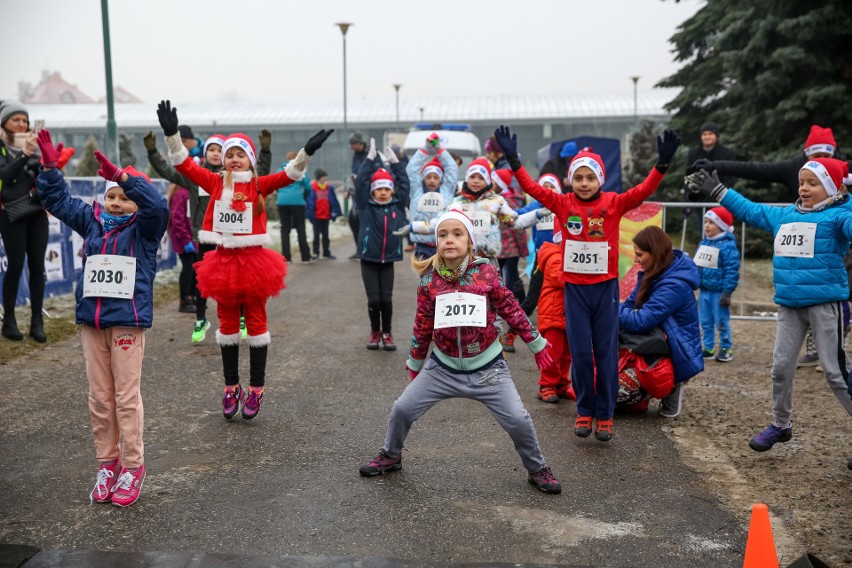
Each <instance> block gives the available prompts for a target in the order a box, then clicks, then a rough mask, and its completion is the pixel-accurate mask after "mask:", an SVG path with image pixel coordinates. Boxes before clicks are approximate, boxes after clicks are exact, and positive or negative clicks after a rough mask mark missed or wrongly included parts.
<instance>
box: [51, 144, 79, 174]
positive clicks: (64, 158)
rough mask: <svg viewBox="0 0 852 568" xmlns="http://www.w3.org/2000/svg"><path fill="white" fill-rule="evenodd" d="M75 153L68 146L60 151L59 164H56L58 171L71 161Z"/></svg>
mask: <svg viewBox="0 0 852 568" xmlns="http://www.w3.org/2000/svg"><path fill="white" fill-rule="evenodd" d="M59 146H60V147H62V144H60V145H59ZM57 149H58V148H57ZM75 152H76V150H74V148H72V147H71V146H68V147H67V148H62V150H60V152H59V162H57V164H56V167H57V168H59V169H60V170H61V169H62V168H64V167H65V164H67V163H68V160H70V159H71V156H73V155H74V153H75Z"/></svg>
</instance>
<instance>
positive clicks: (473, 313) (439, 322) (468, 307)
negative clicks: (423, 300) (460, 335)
mask: <svg viewBox="0 0 852 568" xmlns="http://www.w3.org/2000/svg"><path fill="white" fill-rule="evenodd" d="M446 327H485V296H479V295H477V294H468V293H466V292H452V293H450V294H442V295H440V296H438V297H437V298H435V329H444V328H446Z"/></svg>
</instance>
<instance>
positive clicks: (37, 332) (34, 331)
mask: <svg viewBox="0 0 852 568" xmlns="http://www.w3.org/2000/svg"><path fill="white" fill-rule="evenodd" d="M30 337H32V338H33V339H35V340H36V341H38V342H39V343H44V342H45V341H47V336H46V335H45V334H44V317H43V316H42V314H41V312H38V313H34V314H33V316H32V319H30Z"/></svg>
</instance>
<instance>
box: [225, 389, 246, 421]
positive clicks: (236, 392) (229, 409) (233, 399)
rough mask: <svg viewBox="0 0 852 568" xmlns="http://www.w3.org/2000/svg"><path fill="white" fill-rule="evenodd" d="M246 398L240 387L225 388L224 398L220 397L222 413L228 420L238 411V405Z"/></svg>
mask: <svg viewBox="0 0 852 568" xmlns="http://www.w3.org/2000/svg"><path fill="white" fill-rule="evenodd" d="M245 397H246V391H245V390H243V387H241V386H240V385H237V386H234V387H225V396H224V397H222V413H223V414H224V415H225V418H227V419H228V420H230V419H231V418H233V417H234V416H236V415H237V412H239V411H240V403H241V402H242V401H243V399H244V398H245Z"/></svg>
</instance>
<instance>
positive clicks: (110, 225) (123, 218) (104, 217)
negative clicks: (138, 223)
mask: <svg viewBox="0 0 852 568" xmlns="http://www.w3.org/2000/svg"><path fill="white" fill-rule="evenodd" d="M134 215H135V213H131V214H130V215H112V214H110V213H107V212H106V211H104V210H103V209H101V218H100V221H101V225H103V227H104V231H106V232H107V233H108V232H110V231H112V230H113V229H115V228H116V227H121V226H122V225H126V224H127V223H129V222H130V220H131V219H133V216H134Z"/></svg>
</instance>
